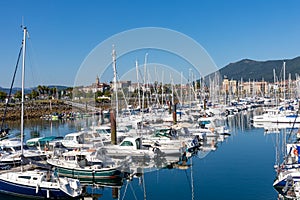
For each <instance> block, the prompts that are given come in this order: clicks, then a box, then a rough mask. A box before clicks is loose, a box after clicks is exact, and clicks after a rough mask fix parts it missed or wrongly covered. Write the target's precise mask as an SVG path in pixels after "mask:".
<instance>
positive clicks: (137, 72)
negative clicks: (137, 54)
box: [135, 60, 141, 109]
mask: <svg viewBox="0 0 300 200" xmlns="http://www.w3.org/2000/svg"><path fill="white" fill-rule="evenodd" d="M135 69H136V80H137V87H138V95H139V96H138V97H139V109H141V93H140V80H139V65H138V61H137V60H136V61H135Z"/></svg>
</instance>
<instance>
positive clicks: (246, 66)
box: [219, 56, 300, 82]
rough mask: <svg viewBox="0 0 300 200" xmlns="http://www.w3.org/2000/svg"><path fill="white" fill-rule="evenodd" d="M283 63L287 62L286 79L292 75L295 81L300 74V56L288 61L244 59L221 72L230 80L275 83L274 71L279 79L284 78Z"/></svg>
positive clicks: (222, 69)
mask: <svg viewBox="0 0 300 200" xmlns="http://www.w3.org/2000/svg"><path fill="white" fill-rule="evenodd" d="M283 61H285V62H286V64H285V66H286V79H287V78H288V76H289V73H290V74H291V77H292V79H295V75H296V74H300V56H299V57H296V58H293V59H286V60H269V61H255V60H250V59H243V60H241V61H238V62H235V63H230V64H228V65H227V66H225V67H223V68H221V69H220V70H219V72H220V75H221V76H222V77H224V76H227V77H228V79H234V80H241V78H243V80H244V81H248V80H249V79H250V80H251V81H252V80H256V81H260V80H262V79H263V80H265V81H268V82H273V81H274V75H273V69H275V73H276V76H277V78H278V79H279V80H280V79H281V78H283Z"/></svg>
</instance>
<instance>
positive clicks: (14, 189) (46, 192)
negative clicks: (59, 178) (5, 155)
mask: <svg viewBox="0 0 300 200" xmlns="http://www.w3.org/2000/svg"><path fill="white" fill-rule="evenodd" d="M0 192H1V193H5V194H9V195H13V196H19V197H26V198H34V199H36V198H40V199H45V198H49V199H66V198H71V197H70V196H69V195H67V194H66V193H64V192H63V191H61V190H59V189H55V188H42V187H40V188H38V190H37V187H36V186H30V185H22V184H17V183H14V182H10V181H6V180H0Z"/></svg>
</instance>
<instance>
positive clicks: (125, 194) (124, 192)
mask: <svg viewBox="0 0 300 200" xmlns="http://www.w3.org/2000/svg"><path fill="white" fill-rule="evenodd" d="M128 183H129V181H127V183H126V187H125V189H124V194H123V198H122V200H123V199H124V197H125V195H126V191H127V187H128Z"/></svg>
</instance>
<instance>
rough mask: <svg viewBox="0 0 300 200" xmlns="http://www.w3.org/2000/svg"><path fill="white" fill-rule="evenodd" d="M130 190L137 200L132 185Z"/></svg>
mask: <svg viewBox="0 0 300 200" xmlns="http://www.w3.org/2000/svg"><path fill="white" fill-rule="evenodd" d="M130 188H131V191H132V194H133V196H134V198H135V199H136V200H137V198H136V195H135V192H134V189H133V188H132V185H131V184H130Z"/></svg>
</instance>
